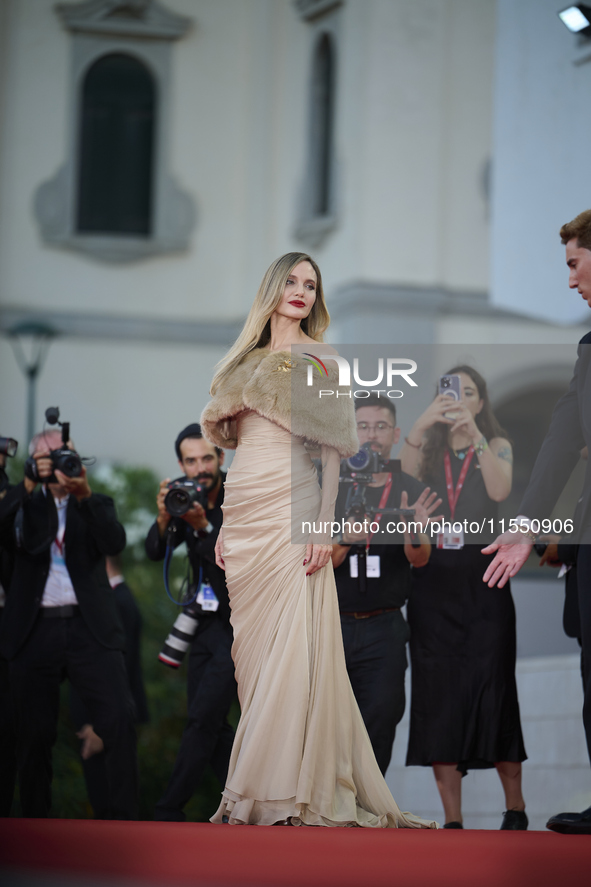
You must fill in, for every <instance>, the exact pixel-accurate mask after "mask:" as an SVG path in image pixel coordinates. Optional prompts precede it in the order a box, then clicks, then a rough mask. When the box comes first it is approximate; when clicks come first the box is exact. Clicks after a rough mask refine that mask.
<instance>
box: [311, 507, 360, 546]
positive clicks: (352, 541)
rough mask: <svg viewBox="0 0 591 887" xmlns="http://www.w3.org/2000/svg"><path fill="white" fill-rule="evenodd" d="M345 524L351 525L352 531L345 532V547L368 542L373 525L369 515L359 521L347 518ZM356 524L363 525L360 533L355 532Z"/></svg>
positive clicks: (343, 542)
mask: <svg viewBox="0 0 591 887" xmlns="http://www.w3.org/2000/svg"><path fill="white" fill-rule="evenodd" d="M345 523H346V524H349V526H350V529H348V530H345V531H344V532H343V541H342V544H343V545H361V544H362V543H363V542H367V536H368V531H369V526H370V524H371V518H370V517H369V516H368V515H367V514H366V515H364V516H363V518H359V519H358V520H354V519H352V518H347V519H346V521H345ZM354 524H360V525H361V532H360V533H354V532H353V525H354ZM308 547H310V546H308Z"/></svg>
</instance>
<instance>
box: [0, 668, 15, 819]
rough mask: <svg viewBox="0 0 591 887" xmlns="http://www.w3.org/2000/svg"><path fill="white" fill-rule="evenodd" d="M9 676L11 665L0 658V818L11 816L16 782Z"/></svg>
mask: <svg viewBox="0 0 591 887" xmlns="http://www.w3.org/2000/svg"><path fill="white" fill-rule="evenodd" d="M8 674H9V664H8V662H7V661H6V659H2V658H1V657H0V816H10V808H11V806H12V797H13V795H14V786H15V782H16V747H15V739H14V728H13V724H12V713H11V710H10V685H9V680H8Z"/></svg>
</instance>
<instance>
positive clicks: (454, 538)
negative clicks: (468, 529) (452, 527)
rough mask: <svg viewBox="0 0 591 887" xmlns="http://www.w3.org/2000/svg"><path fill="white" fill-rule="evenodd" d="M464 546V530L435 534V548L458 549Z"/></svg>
mask: <svg viewBox="0 0 591 887" xmlns="http://www.w3.org/2000/svg"><path fill="white" fill-rule="evenodd" d="M463 547H464V530H463V529H460V530H458V532H457V533H456V532H454V531H450V532H449V533H438V534H437V548H451V549H456V550H457V549H458V548H463Z"/></svg>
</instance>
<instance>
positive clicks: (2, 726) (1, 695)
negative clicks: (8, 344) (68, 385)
mask: <svg viewBox="0 0 591 887" xmlns="http://www.w3.org/2000/svg"><path fill="white" fill-rule="evenodd" d="M11 443H12V444H15V443H16V442H15V441H12V439H11V438H6V437H0V501H2V499H4V497H5V496H6V494H7V493H8V491H9V489H10V484H9V481H8V475H7V474H6V457H7V456H9V455H10V456H12V455H14V452H15V450H14V451H11V447H10V445H11ZM0 536H1V531H0ZM11 574H12V557H11V553H10V551H9V549H7V548H6V547H5V546H3V545H2V544H1V542H0V626H1V625H2V617H3V614H4V604H5V603H6V592H5V589H6V588H8V586H9V584H10V576H11ZM8 675H9V664H8V661H7V660H6V659H5V658H4V657H3V656H0V761H1V762H2V764H1V766H0V817H1V816H10V808H11V806H12V797H13V795H14V786H15V782H16V749H15V743H14V728H13V725H12V717H11V713H10V689H9V681H8Z"/></svg>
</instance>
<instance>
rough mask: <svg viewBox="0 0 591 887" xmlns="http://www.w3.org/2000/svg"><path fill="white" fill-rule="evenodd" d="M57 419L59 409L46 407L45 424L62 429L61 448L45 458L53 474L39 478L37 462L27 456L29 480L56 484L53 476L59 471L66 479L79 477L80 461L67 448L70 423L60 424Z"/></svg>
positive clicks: (74, 453) (27, 475)
mask: <svg viewBox="0 0 591 887" xmlns="http://www.w3.org/2000/svg"><path fill="white" fill-rule="evenodd" d="M59 417H60V411H59V407H48V408H47V409H46V410H45V421H46V422H47V424H48V425H59V426H60V427H61V429H62V445H61V447H59V449H57V450H51V451H50V452H49V454H48V457H47V458H49V459H51V462H52V464H53V471H54V473H53V474H52V475H51V476H50V477H39V471H38V469H37V462H36V460H35V459H34V457H33V456H29V458H28V459H27V460H26V462H25V475H26V477H28V478H29V479H30V480H34V481H37V482H40V483H44V484H57V483H59V481H58V479H57V477H56V476H55V471H56V470H57V471H61V472H62V474H65V475H66V477H80V475H81V474H82V459H81V458H80V456H79V455H78V453H76V452H75V450H71V449H70V448H69V446H68V441H69V439H70V423H69V422H60V421H59Z"/></svg>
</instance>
